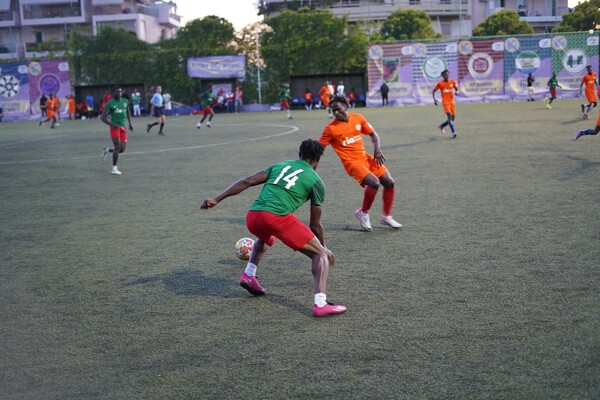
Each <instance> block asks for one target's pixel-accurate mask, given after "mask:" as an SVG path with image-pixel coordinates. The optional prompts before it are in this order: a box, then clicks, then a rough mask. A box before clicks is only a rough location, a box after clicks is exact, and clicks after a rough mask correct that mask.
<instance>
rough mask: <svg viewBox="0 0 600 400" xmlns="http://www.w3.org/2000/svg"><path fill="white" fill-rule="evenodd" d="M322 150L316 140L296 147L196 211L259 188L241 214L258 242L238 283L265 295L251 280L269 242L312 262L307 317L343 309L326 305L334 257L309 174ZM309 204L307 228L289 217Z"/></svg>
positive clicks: (318, 192)
mask: <svg viewBox="0 0 600 400" xmlns="http://www.w3.org/2000/svg"><path fill="white" fill-rule="evenodd" d="M323 151H324V147H323V146H322V145H321V144H320V143H319V142H317V141H316V140H312V139H307V140H304V141H303V142H302V143H301V144H300V149H299V158H300V159H299V160H288V161H282V162H279V163H276V164H273V165H271V166H270V167H268V168H266V169H264V170H262V171H258V172H256V173H254V174H253V175H250V176H249V177H247V178H244V179H240V180H239V181H237V182H235V183H233V184H232V185H230V186H229V187H228V188H227V189H225V191H224V192H223V193H221V194H220V195H218V196H217V197H216V198H214V199H206V200H204V202H203V203H202V205H201V206H200V209H202V210H206V209H209V208H212V207H214V206H216V205H217V204H219V202H221V201H222V200H224V199H226V198H227V197H230V196H235V195H237V194H240V193H241V192H243V191H244V190H246V189H248V188H249V187H251V186H256V185H263V188H262V191H261V192H260V194H259V196H258V198H257V199H256V201H255V202H254V204H252V206H251V207H250V210H249V211H248V214H247V216H246V225H247V227H248V230H249V231H250V232H251V233H252V234H254V235H255V236H256V237H257V238H258V239H257V240H256V242H255V243H254V248H253V250H252V254H251V255H250V260H249V261H248V265H247V266H246V270H245V271H244V273H243V274H242V276H241V277H240V285H241V286H242V287H243V288H244V289H246V290H248V292H250V293H252V294H253V295H255V296H261V295H263V294H265V290H264V289H263V288H262V286H261V285H260V284H259V283H258V280H257V279H256V269H257V267H258V263H259V262H260V260H261V259H262V257H263V255H264V254H265V252H266V251H267V250H268V249H269V247H271V246H273V244H274V243H275V238H277V239H279V240H281V241H282V242H283V243H284V244H285V245H286V246H288V247H290V248H291V249H293V250H295V251H300V252H301V253H303V254H305V255H307V256H308V257H310V258H311V260H312V274H313V277H314V293H315V301H314V305H313V315H314V316H315V317H323V316H326V315H332V314H340V313H343V312H344V311H346V307H345V306H341V305H335V304H331V303H329V302H327V297H326V295H325V292H326V290H327V277H328V274H329V267H330V266H332V265H333V264H334V262H335V256H334V255H333V253H332V252H331V251H329V249H327V247H325V245H324V243H325V242H324V240H323V226H322V225H321V212H322V210H321V208H322V203H323V200H324V198H325V185H324V184H323V181H322V180H321V178H320V177H319V175H317V173H316V172H315V170H316V168H317V166H318V165H319V161H320V159H321V156H322V155H323ZM308 200H310V224H309V226H310V229H309V227H307V226H306V225H304V224H303V223H302V222H300V220H298V219H297V218H296V216H295V215H294V211H296V209H297V208H298V207H300V206H301V205H302V204H304V203H306V202H307V201H308Z"/></svg>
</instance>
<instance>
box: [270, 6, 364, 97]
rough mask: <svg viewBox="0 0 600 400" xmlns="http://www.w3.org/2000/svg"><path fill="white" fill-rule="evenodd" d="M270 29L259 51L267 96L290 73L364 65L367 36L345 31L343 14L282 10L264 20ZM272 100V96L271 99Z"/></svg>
mask: <svg viewBox="0 0 600 400" xmlns="http://www.w3.org/2000/svg"><path fill="white" fill-rule="evenodd" d="M264 22H265V23H266V24H267V25H269V26H270V27H271V28H272V32H265V33H264V34H263V35H262V36H261V41H260V44H261V53H262V56H263V58H264V61H265V64H266V66H267V67H268V69H269V73H270V75H267V77H268V78H266V79H265V81H267V80H268V84H267V87H266V88H265V90H266V93H267V96H266V97H267V99H268V100H269V101H270V100H271V98H269V95H271V96H275V95H276V90H275V88H277V87H278V85H279V83H280V82H282V81H286V80H288V79H289V77H290V76H291V75H308V74H326V73H333V72H335V73H340V72H350V71H357V70H364V69H365V68H366V57H365V54H366V52H367V36H366V35H365V34H363V33H362V32H360V31H359V32H353V33H349V34H346V33H345V32H346V30H347V28H348V23H347V20H346V18H345V17H343V18H338V17H336V16H335V15H333V14H332V13H331V12H330V11H328V10H310V9H308V8H307V7H304V8H301V9H299V10H298V11H289V10H286V11H283V12H282V13H281V14H279V15H277V16H275V17H271V18H267V19H265V21H264ZM273 100H274V98H273Z"/></svg>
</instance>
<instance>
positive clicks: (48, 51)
mask: <svg viewBox="0 0 600 400" xmlns="http://www.w3.org/2000/svg"><path fill="white" fill-rule="evenodd" d="M66 51H67V43H65V42H64V41H55V42H50V41H47V42H41V43H25V57H47V56H50V55H52V56H62V55H63V54H65V52H66Z"/></svg>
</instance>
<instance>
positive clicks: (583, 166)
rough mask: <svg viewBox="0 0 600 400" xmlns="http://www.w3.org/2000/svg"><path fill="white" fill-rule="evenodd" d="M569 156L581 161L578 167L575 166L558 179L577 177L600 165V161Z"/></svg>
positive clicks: (564, 179)
mask: <svg viewBox="0 0 600 400" xmlns="http://www.w3.org/2000/svg"><path fill="white" fill-rule="evenodd" d="M567 158H570V159H571V160H575V161H579V165H578V166H577V167H576V168H574V169H573V170H570V171H566V172H565V173H564V174H563V175H562V176H561V177H559V178H558V179H559V180H561V181H566V180H569V179H572V178H575V177H577V176H579V175H581V174H584V173H586V172H588V171H589V170H592V169H594V168H598V167H600V162H598V161H590V160H586V159H582V158H577V157H573V156H567Z"/></svg>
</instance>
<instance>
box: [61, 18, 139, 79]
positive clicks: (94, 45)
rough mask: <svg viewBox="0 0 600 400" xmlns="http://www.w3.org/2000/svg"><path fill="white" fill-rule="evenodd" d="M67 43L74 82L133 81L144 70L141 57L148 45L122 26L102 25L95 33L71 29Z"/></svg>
mask: <svg viewBox="0 0 600 400" xmlns="http://www.w3.org/2000/svg"><path fill="white" fill-rule="evenodd" d="M67 43H68V48H69V49H68V52H67V57H68V58H69V61H70V62H71V63H72V64H73V66H74V71H75V77H74V81H75V84H80V83H88V84H108V83H136V82H139V80H141V79H143V77H145V76H146V75H147V73H148V70H147V65H146V63H144V61H145V60H146V58H147V54H148V53H149V51H150V48H151V47H150V45H149V44H147V43H145V42H143V41H141V40H139V39H138V38H137V37H136V36H135V35H134V34H133V33H131V32H128V31H125V30H123V29H113V28H111V27H103V28H102V29H101V30H100V32H99V33H98V35H97V36H83V35H81V34H80V33H79V32H78V31H77V30H76V29H74V30H72V31H71V32H69V38H68V40H67ZM132 71H135V73H132Z"/></svg>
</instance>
